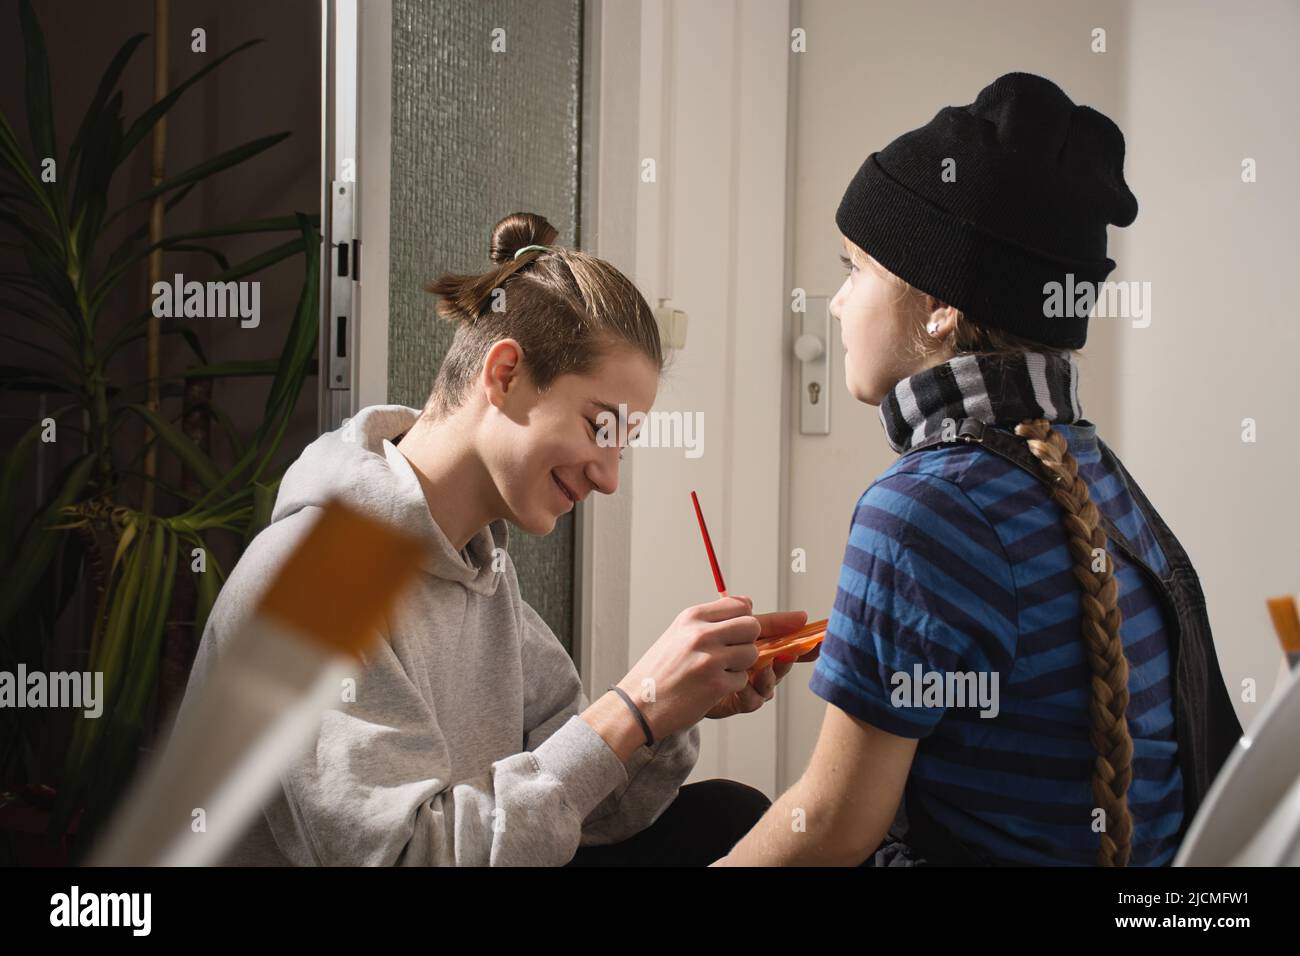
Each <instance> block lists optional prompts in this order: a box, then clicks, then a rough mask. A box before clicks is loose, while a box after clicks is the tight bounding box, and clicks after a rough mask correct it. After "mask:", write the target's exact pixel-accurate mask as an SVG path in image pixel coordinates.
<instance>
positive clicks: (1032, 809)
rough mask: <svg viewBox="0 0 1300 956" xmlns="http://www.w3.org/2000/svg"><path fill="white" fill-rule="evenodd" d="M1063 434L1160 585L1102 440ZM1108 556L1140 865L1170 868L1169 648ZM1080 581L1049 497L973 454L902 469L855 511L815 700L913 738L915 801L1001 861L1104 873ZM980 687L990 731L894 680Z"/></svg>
mask: <svg viewBox="0 0 1300 956" xmlns="http://www.w3.org/2000/svg"><path fill="white" fill-rule="evenodd" d="M1054 427H1055V428H1056V429H1057V430H1058V431H1059V432H1060V433H1061V434H1062V436H1063V437H1065V438H1066V440H1067V441H1068V443H1069V446H1070V452H1071V454H1073V455H1074V457H1075V459H1076V460H1077V461H1078V463H1079V471H1080V474H1081V475H1082V476H1083V478H1084V479H1085V480H1086V481H1087V483H1088V487H1089V491H1090V493H1091V495H1092V499H1093V501H1094V502H1095V503H1096V505H1097V507H1098V508H1100V509H1101V510H1102V511H1103V512H1104V513H1105V514H1106V515H1107V516H1108V517H1109V518H1110V519H1111V520H1112V521H1113V522H1114V523H1115V525H1116V527H1118V528H1119V530H1120V531H1121V532H1122V533H1123V534H1124V535H1125V536H1126V537H1128V539H1129V541H1130V542H1132V543H1133V545H1134V550H1135V551H1136V552H1137V553H1138V554H1139V555H1141V557H1142V559H1143V560H1144V561H1145V562H1146V563H1147V564H1148V565H1150V567H1151V568H1152V569H1153V570H1155V571H1156V573H1158V574H1160V575H1162V576H1163V575H1165V574H1167V571H1168V567H1167V564H1166V561H1165V556H1164V554H1163V553H1162V552H1161V550H1160V547H1159V545H1158V544H1157V542H1156V540H1155V538H1154V536H1153V535H1152V532H1151V529H1150V528H1149V527H1148V526H1147V524H1146V521H1145V519H1144V518H1143V516H1142V513H1141V512H1140V510H1139V509H1138V508H1137V506H1136V503H1135V502H1134V500H1133V497H1132V496H1131V495H1130V494H1129V493H1128V491H1127V490H1126V488H1125V487H1124V485H1123V482H1122V480H1121V479H1120V477H1119V476H1118V475H1117V474H1116V473H1115V472H1114V471H1113V470H1111V469H1108V468H1107V467H1106V466H1105V465H1104V463H1103V462H1102V460H1101V454H1100V449H1099V447H1098V444H1097V439H1096V427H1095V425H1092V424H1091V423H1088V424H1085V425H1078V424H1076V425H1067V424H1059V423H1058V424H1056V425H1055V426H1054ZM1110 554H1111V557H1112V558H1113V560H1114V567H1115V573H1116V577H1117V579H1118V584H1119V608H1120V611H1121V614H1122V616H1123V621H1122V624H1121V626H1120V635H1121V638H1122V639H1123V643H1124V653H1125V656H1126V657H1127V658H1128V663H1129V693H1130V699H1129V706H1128V725H1129V731H1130V734H1131V736H1132V738H1133V748H1134V753H1133V765H1132V766H1133V781H1132V785H1131V786H1130V788H1129V792H1128V803H1129V809H1130V812H1131V814H1132V817H1133V826H1134V832H1133V839H1132V857H1131V861H1130V862H1131V865H1134V866H1142V865H1163V864H1167V863H1168V862H1170V861H1171V860H1172V859H1173V856H1174V853H1175V851H1176V849H1177V835H1178V831H1179V828H1180V824H1181V823H1182V816H1183V796H1182V778H1181V775H1180V773H1179V770H1178V764H1177V740H1176V737H1175V732H1174V714H1173V701H1172V697H1171V684H1170V673H1169V672H1170V654H1169V647H1168V641H1167V634H1166V629H1165V623H1164V620H1163V616H1162V614H1161V610H1160V605H1159V601H1158V597H1157V595H1156V594H1155V593H1154V592H1153V591H1152V589H1151V587H1150V586H1149V585H1148V584H1147V583H1146V580H1145V578H1144V577H1143V575H1142V572H1141V571H1140V570H1139V569H1138V568H1137V567H1135V566H1134V565H1132V564H1130V563H1129V562H1127V561H1126V560H1125V558H1124V556H1123V555H1122V554H1120V553H1119V552H1118V549H1116V548H1114V547H1113V546H1112V547H1111V548H1110ZM1072 566H1073V561H1072V559H1071V556H1070V554H1069V552H1068V549H1067V545H1066V536H1065V531H1064V529H1063V527H1062V524H1061V510H1060V507H1059V506H1058V505H1057V504H1056V503H1055V502H1053V501H1052V500H1051V499H1050V498H1049V497H1048V495H1047V490H1046V488H1045V487H1044V486H1043V485H1042V484H1041V483H1040V482H1039V481H1037V480H1036V479H1035V478H1033V477H1032V476H1031V475H1029V474H1026V473H1025V472H1024V471H1023V470H1022V469H1021V468H1018V467H1017V466H1015V465H1013V464H1012V463H1010V462H1008V461H1006V460H1005V459H1004V458H1002V457H1001V456H999V455H996V454H994V453H993V452H990V451H988V450H987V449H983V448H981V447H979V445H977V444H967V443H961V444H956V445H950V446H943V447H940V448H934V449H928V450H926V451H921V452H917V453H916V454H913V455H906V456H903V457H900V458H899V459H898V460H897V461H896V462H895V463H894V465H893V466H891V467H890V468H889V469H888V470H887V471H885V472H884V474H882V475H881V476H880V477H879V478H878V479H877V480H876V481H875V482H873V483H872V485H871V487H869V488H868V489H867V490H866V492H865V493H864V494H863V495H862V497H861V498H860V499H859V500H858V504H857V506H856V508H855V510H854V513H853V521H852V524H851V526H850V532H849V541H848V546H847V548H846V549H845V555H844V564H843V567H842V569H841V572H840V579H839V587H838V589H837V593H836V597H835V605H834V608H833V610H832V613H831V617H830V625H829V628H828V631H827V635H826V640H825V643H824V644H823V647H822V652H821V656H820V658H819V660H818V662H817V665H816V668H815V670H814V672H813V677H812V683H811V688H812V690H813V691H814V692H815V693H816V694H818V695H819V696H820V697H822V698H824V699H825V700H827V701H829V702H830V703H832V704H834V705H836V706H837V707H839V708H840V709H841V710H843V711H845V712H847V713H849V714H851V715H853V716H854V717H857V718H859V719H861V720H863V721H866V722H867V723H870V724H872V725H874V726H876V727H879V728H881V729H883V730H885V731H887V732H889V733H893V734H897V735H899V736H903V737H916V738H920V740H919V742H918V746H917V752H916V757H915V760H914V763H913V766H912V771H911V776H910V778H909V782H908V787H909V788H911V789H912V790H914V798H915V799H918V800H920V801H921V802H922V804H923V806H924V808H925V809H926V810H927V811H928V812H929V813H930V814H931V815H932V816H933V817H934V818H935V819H936V820H937V821H938V822H939V823H941V824H943V825H944V826H945V827H947V828H948V829H949V830H950V831H951V832H952V833H953V835H954V836H956V837H957V838H958V839H960V840H962V841H963V842H964V843H967V844H969V845H972V846H975V847H978V848H980V849H982V850H983V851H984V852H985V853H986V854H987V855H988V856H990V857H991V858H992V859H994V860H995V861H999V862H1008V863H1028V864H1053V863H1072V864H1092V863H1094V862H1095V861H1096V852H1097V845H1098V840H1099V838H1098V834H1097V833H1096V832H1095V830H1094V809H1093V808H1094V807H1095V806H1096V801H1095V800H1094V798H1093V795H1092V787H1091V780H1092V765H1093V758H1094V755H1095V752H1094V750H1093V747H1092V744H1091V742H1090V741H1089V737H1088V733H1089V718H1088V701H1089V681H1090V672H1089V668H1088V664H1087V659H1086V656H1085V652H1084V644H1083V638H1082V636H1081V634H1080V626H1081V624H1080V622H1081V597H1080V587H1079V584H1078V582H1077V580H1076V579H1075V577H1074V575H1073V573H1072V571H1071V568H1072ZM918 667H919V668H920V670H919V671H918V670H917V668H918ZM981 672H982V673H983V674H984V677H985V679H986V680H991V679H992V678H993V677H994V676H996V678H997V693H998V698H997V713H996V716H991V717H982V716H981V707H980V705H979V704H978V703H977V702H975V701H974V700H968V701H967V703H966V705H965V706H948V707H945V706H942V705H938V706H936V705H933V704H935V703H937V702H935V701H929V702H922V700H921V699H919V698H914V697H912V696H910V695H907V696H903V695H902V691H901V690H900V687H904V688H905V686H906V685H904V684H902V681H901V678H899V677H897V676H896V675H899V674H906V675H908V676H909V677H912V678H914V677H916V676H918V675H921V674H925V675H929V674H939V675H948V674H953V673H960V674H979V673H981ZM936 679H937V678H936ZM918 693H919V692H918ZM947 702H948V703H952V702H953V701H952V700H951V699H950V700H949V701H947ZM927 703H928V704H931V705H927ZM983 709H984V710H986V711H988V712H991V708H983Z"/></svg>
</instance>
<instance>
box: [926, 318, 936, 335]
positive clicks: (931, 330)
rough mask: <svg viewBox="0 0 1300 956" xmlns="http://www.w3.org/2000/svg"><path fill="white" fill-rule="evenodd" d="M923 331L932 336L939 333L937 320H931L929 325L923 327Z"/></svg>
mask: <svg viewBox="0 0 1300 956" xmlns="http://www.w3.org/2000/svg"><path fill="white" fill-rule="evenodd" d="M925 330H926V331H927V332H929V333H930V334H931V335H934V333H936V332H938V331H939V320H938V319H931V320H930V324H929V325H927V326H926V327H925Z"/></svg>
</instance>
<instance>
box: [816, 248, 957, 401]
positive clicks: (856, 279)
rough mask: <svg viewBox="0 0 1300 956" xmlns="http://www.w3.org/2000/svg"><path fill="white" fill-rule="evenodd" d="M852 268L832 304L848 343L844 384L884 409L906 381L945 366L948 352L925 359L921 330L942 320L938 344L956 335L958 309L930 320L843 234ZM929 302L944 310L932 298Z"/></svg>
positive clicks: (941, 311)
mask: <svg viewBox="0 0 1300 956" xmlns="http://www.w3.org/2000/svg"><path fill="white" fill-rule="evenodd" d="M840 238H841V240H842V241H843V244H844V254H843V255H841V256H840V259H841V260H842V261H843V262H844V265H845V268H846V269H848V275H847V276H846V277H845V279H844V284H843V285H842V286H840V289H839V291H838V292H836V293H835V297H834V298H833V299H831V305H830V309H831V315H833V316H834V317H835V319H836V320H837V321H838V322H839V323H840V338H841V340H842V341H843V343H844V381H845V384H846V385H847V386H848V389H849V393H850V394H852V396H853V397H854V398H856V399H857V400H858V401H860V402H866V403H867V404H868V405H879V404H880V403H881V402H882V401H884V400H885V396H887V395H888V394H889V392H890V391H891V390H892V389H893V387H894V386H895V385H897V384H898V382H899V381H900V380H901V379H904V378H907V377H908V376H910V375H915V374H916V373H917V372H919V371H921V370H922V369H923V368H927V367H929V366H930V365H935V364H938V362H941V361H944V360H945V359H946V358H947V357H948V355H947V354H945V353H946V351H947V349H946V348H945V349H943V350H939V351H936V352H935V353H934V354H932V355H930V356H927V357H926V358H924V359H922V358H919V357H918V356H917V355H916V352H915V346H914V344H913V343H914V342H915V336H916V334H917V327H918V325H921V324H924V323H926V322H928V321H929V320H930V319H931V318H937V319H938V320H939V326H938V328H937V330H936V331H937V332H938V337H937V340H942V339H943V338H945V337H946V336H947V333H948V331H950V329H951V327H952V325H951V322H952V320H951V318H950V317H949V316H948V314H947V313H949V312H951V311H952V310H950V309H947V308H946V307H939V308H938V309H936V311H935V312H934V313H933V315H930V314H929V313H926V312H925V311H924V310H923V308H922V307H921V306H920V305H919V303H918V300H917V297H916V296H914V295H911V294H908V290H907V287H906V286H905V285H904V284H903V283H902V281H901V280H898V279H896V278H894V277H892V276H890V275H889V273H888V272H887V271H886V270H885V268H884V267H883V266H881V265H880V264H879V263H878V262H876V261H875V260H874V259H872V258H871V257H870V256H869V255H867V254H866V253H865V252H863V251H862V250H861V249H860V248H859V247H858V246H856V245H855V244H853V243H852V242H850V241H849V240H848V239H847V238H845V237H844V236H842V235H841V237H840ZM925 301H926V302H928V303H930V304H932V305H935V306H938V305H939V304H938V303H937V302H935V301H934V300H933V299H930V298H929V297H927V298H926V299H925Z"/></svg>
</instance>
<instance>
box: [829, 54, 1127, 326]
mask: <svg viewBox="0 0 1300 956" xmlns="http://www.w3.org/2000/svg"><path fill="white" fill-rule="evenodd" d="M949 160H951V162H949ZM945 170H948V172H947V175H945ZM949 180H952V181H949ZM1136 217H1137V199H1136V198H1135V197H1134V196H1133V193H1132V192H1130V191H1129V188H1128V186H1127V185H1126V184H1125V183H1124V134H1123V133H1121V132H1120V130H1119V127H1118V126H1116V125H1115V124H1114V123H1113V122H1111V120H1110V119H1109V118H1107V117H1106V116H1104V115H1103V114H1101V113H1099V112H1097V111H1096V110H1094V109H1092V108H1091V107H1088V106H1076V105H1075V104H1074V103H1073V102H1072V101H1071V100H1070V98H1069V97H1068V96H1066V95H1065V93H1064V91H1062V90H1061V88H1060V87H1059V86H1057V85H1056V84H1055V83H1053V82H1052V81H1051V80H1047V79H1044V78H1043V77H1041V76H1035V75H1034V74H1032V73H1008V74H1006V75H1005V76H1000V77H998V78H997V79H996V80H994V81H993V82H992V83H991V84H990V85H989V86H986V87H985V88H984V89H983V90H981V91H980V94H979V96H977V97H976V98H975V102H974V103H972V104H970V105H968V106H946V107H944V108H943V109H941V110H940V111H939V112H938V113H937V114H936V115H935V117H934V119H932V120H931V121H930V122H929V123H927V124H926V125H925V126H922V127H921V128H920V129H914V130H912V131H911V132H910V133H904V134H903V135H902V136H900V137H898V138H897V139H895V140H894V141H893V142H892V143H890V144H889V145H888V146H886V147H885V148H884V149H882V150H880V151H879V152H876V153H872V154H871V155H870V156H868V157H867V159H866V162H864V163H863V164H862V167H861V168H860V169H859V170H858V173H857V175H856V176H854V177H853V182H851V183H850V184H849V188H848V190H847V191H846V192H845V193H844V198H843V199H842V200H841V201H840V206H839V209H838V211H837V212H836V213H835V222H836V224H837V225H838V226H839V227H840V231H841V232H842V233H843V234H844V235H845V236H846V237H848V239H850V240H851V241H852V242H854V243H856V244H857V245H858V246H859V247H861V248H862V250H863V251H864V252H866V253H868V254H869V255H871V256H872V257H873V258H875V259H876V260H877V261H878V262H879V263H880V264H881V265H882V266H884V267H885V268H886V269H888V270H889V271H890V272H892V273H894V274H895V275H896V276H898V277H899V278H901V279H903V280H904V281H906V282H907V283H909V284H910V285H912V286H914V287H915V288H917V289H920V290H921V291H922V292H928V293H929V294H930V295H932V296H934V297H935V298H936V299H939V300H940V301H941V302H944V303H946V304H948V305H951V306H953V307H955V308H957V309H960V310H961V311H962V312H963V313H964V314H965V315H967V316H969V317H970V318H971V319H972V320H973V321H975V322H977V323H979V324H981V325H985V326H991V327H996V328H1000V329H1004V330H1006V331H1007V332H1011V333H1013V334H1015V335H1019V336H1021V337H1023V338H1026V339H1029V340H1031V341H1033V342H1038V343H1041V344H1043V345H1049V346H1055V347H1058V348H1080V347H1082V345H1083V343H1084V341H1085V340H1086V339H1087V335H1088V319H1087V316H1061V317H1049V316H1048V315H1047V314H1046V309H1045V305H1044V303H1045V301H1046V299H1047V293H1046V292H1045V291H1044V286H1045V285H1047V283H1049V282H1059V283H1060V284H1061V288H1062V290H1064V289H1066V288H1067V282H1069V281H1072V282H1073V284H1074V287H1075V288H1078V287H1079V286H1080V285H1081V284H1082V283H1101V282H1104V281H1105V279H1106V276H1108V275H1109V274H1110V272H1111V270H1112V269H1114V268H1115V263H1114V261H1113V260H1111V259H1109V258H1107V256H1106V224H1107V223H1112V224H1114V225H1116V226H1127V225H1128V224H1129V223H1131V222H1132V221H1133V220H1134V219H1135V218H1136ZM1067 275H1072V276H1073V278H1072V280H1068V279H1067ZM1070 311H1072V310H1070Z"/></svg>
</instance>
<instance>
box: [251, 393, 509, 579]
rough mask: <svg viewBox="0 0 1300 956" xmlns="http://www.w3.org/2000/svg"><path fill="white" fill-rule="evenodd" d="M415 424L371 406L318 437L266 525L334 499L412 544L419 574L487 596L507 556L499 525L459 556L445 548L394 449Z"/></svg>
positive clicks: (408, 411)
mask: <svg viewBox="0 0 1300 956" xmlns="http://www.w3.org/2000/svg"><path fill="white" fill-rule="evenodd" d="M419 416H420V413H419V411H417V410H416V409H414V408H407V407H406V406H405V405H372V406H370V407H369V408H363V409H362V410H361V411H359V412H357V414H356V415H354V416H353V417H352V418H350V419H347V420H346V421H345V422H344V423H343V425H342V427H340V428H338V429H336V430H334V431H332V432H326V433H325V434H324V435H321V436H320V437H319V438H317V439H316V440H315V441H314V442H312V443H311V444H310V445H308V446H307V448H306V449H305V450H304V451H303V453H302V454H301V455H300V456H299V457H298V460H297V461H295V462H294V463H293V464H292V465H290V466H289V469H288V471H286V472H285V473H284V477H283V478H282V479H281V481H280V490H279V493H278V494H277V495H276V499H275V509H274V510H273V511H272V513H271V522H272V523H273V524H274V523H275V522H277V521H283V520H284V519H285V518H287V517H289V516H290V515H293V514H296V513H298V512H299V511H302V510H303V509H304V508H311V507H322V506H323V505H324V504H325V502H327V501H329V500H331V499H339V500H341V501H342V502H344V503H345V504H347V505H349V506H351V507H352V508H355V509H356V510H358V511H360V512H362V513H364V514H366V515H368V516H370V517H372V518H375V519H377V520H379V521H384V522H387V523H388V524H390V525H394V526H396V527H399V528H401V529H402V530H404V531H406V532H407V533H409V534H411V535H413V536H415V537H416V538H417V539H419V541H420V542H421V544H422V545H423V554H424V557H423V560H422V561H421V566H422V567H423V569H424V571H425V572H426V573H428V574H432V575H434V576H435V577H439V578H443V579H445V580H448V581H455V582H457V583H459V584H463V585H464V586H465V587H467V588H469V589H470V590H471V591H476V592H478V593H480V594H493V593H494V592H495V591H496V588H497V583H498V581H499V579H500V577H501V575H500V574H497V573H496V572H495V571H494V570H493V568H492V564H493V562H492V556H493V550H494V549H495V548H501V549H502V550H503V551H504V550H505V548H506V542H507V538H508V535H507V530H506V523H505V521H503V520H500V519H498V520H496V521H493V522H492V523H491V524H489V525H485V526H484V527H482V528H480V529H479V530H478V531H477V532H476V533H475V535H474V537H473V538H471V539H470V541H469V543H468V544H467V545H466V546H465V551H464V552H463V553H462V552H458V551H457V550H456V549H455V548H454V547H452V544H451V541H449V540H448V538H447V536H446V535H445V534H443V532H442V529H441V528H439V527H438V524H437V522H435V521H434V520H433V515H432V514H431V513H430V512H429V506H428V503H427V502H426V501H425V498H424V489H423V488H422V487H421V486H420V479H419V478H418V477H417V476H416V474H415V470H414V469H413V468H412V467H411V464H410V462H408V461H407V460H406V456H404V455H403V454H402V453H401V452H400V451H398V450H397V448H396V446H395V445H394V444H393V441H394V439H396V438H397V437H398V436H399V435H401V434H403V433H404V432H406V430H407V429H409V428H410V427H411V426H412V425H414V424H415V420H416V419H417V418H419ZM466 558H468V561H467V560H466Z"/></svg>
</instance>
